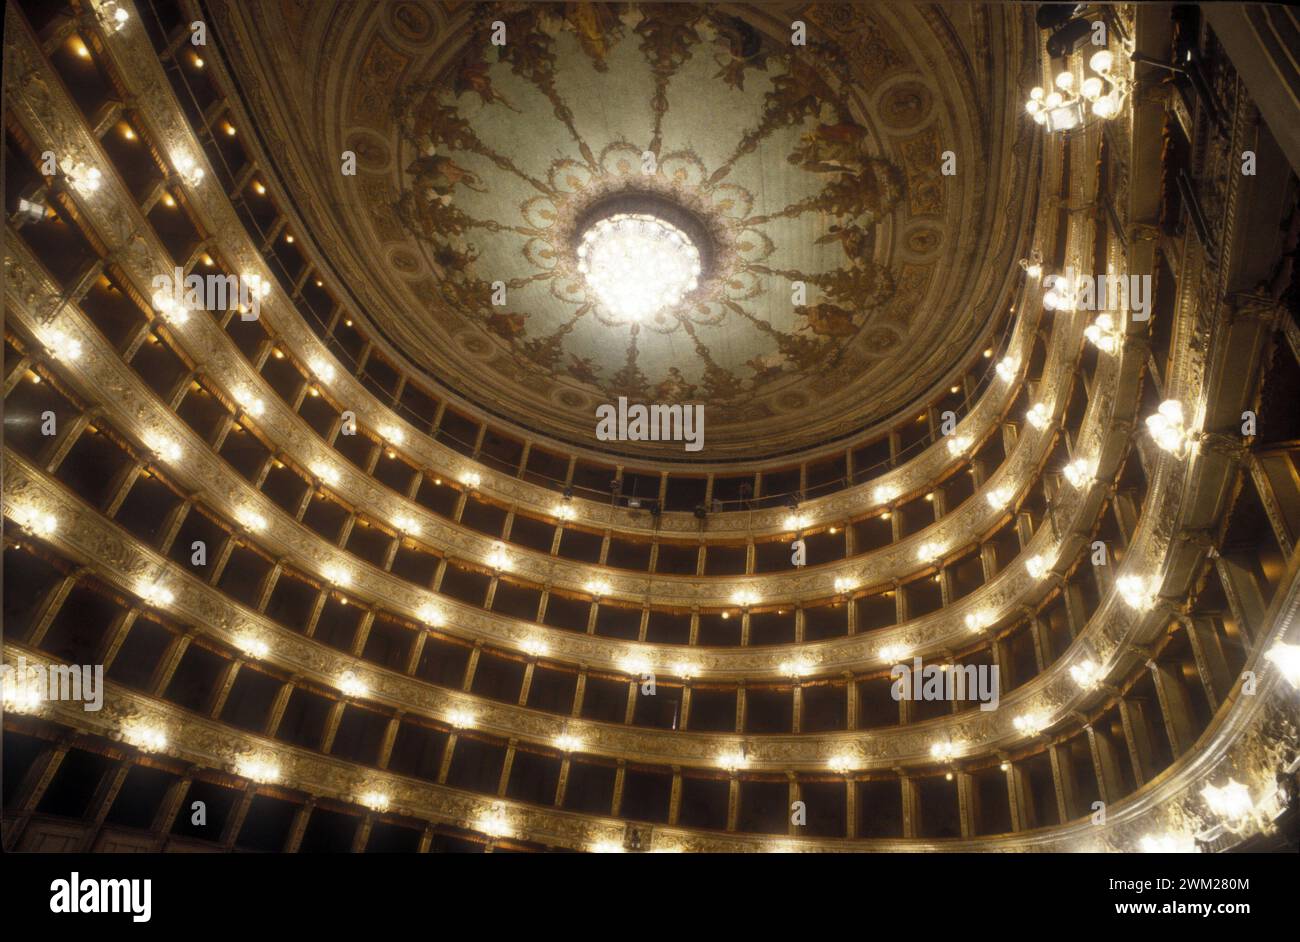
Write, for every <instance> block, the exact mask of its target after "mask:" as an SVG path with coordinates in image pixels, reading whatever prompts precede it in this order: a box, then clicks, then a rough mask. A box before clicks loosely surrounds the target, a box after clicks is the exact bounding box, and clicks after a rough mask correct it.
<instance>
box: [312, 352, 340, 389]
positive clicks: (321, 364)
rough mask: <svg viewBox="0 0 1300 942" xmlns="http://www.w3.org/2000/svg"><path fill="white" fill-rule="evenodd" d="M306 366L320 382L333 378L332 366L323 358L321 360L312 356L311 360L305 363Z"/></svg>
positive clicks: (333, 370)
mask: <svg viewBox="0 0 1300 942" xmlns="http://www.w3.org/2000/svg"><path fill="white" fill-rule="evenodd" d="M307 368H308V369H310V370H311V371H312V373H313V374H314V375H315V376H316V378H317V379H319V380H321V381H322V382H325V383H328V382H330V381H331V380H333V379H334V376H335V369H334V367H333V366H331V365H330V364H329V363H328V362H326V361H325V360H322V359H321V358H320V357H314V358H313V359H312V360H311V362H310V363H308V364H307Z"/></svg>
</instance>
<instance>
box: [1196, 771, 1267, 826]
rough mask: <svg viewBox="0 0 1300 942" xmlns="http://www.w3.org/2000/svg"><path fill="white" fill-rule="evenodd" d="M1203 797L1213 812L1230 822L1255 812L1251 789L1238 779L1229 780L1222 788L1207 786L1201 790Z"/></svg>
mask: <svg viewBox="0 0 1300 942" xmlns="http://www.w3.org/2000/svg"><path fill="white" fill-rule="evenodd" d="M1201 797H1202V798H1204V799H1205V803H1206V804H1207V805H1209V806H1210V810H1211V811H1212V812H1214V813H1215V814H1216V815H1218V816H1219V817H1220V818H1224V819H1225V820H1227V821H1229V822H1235V821H1239V820H1241V819H1242V818H1245V817H1246V816H1247V815H1249V814H1250V813H1251V812H1253V811H1254V810H1255V803H1254V801H1253V800H1251V797H1250V789H1249V788H1247V787H1246V786H1245V785H1243V784H1241V782H1238V781H1237V780H1236V779H1231V778H1230V779H1228V784H1227V785H1224V786H1223V787H1222V788H1216V787H1215V786H1213V785H1206V786H1205V788H1203V789H1201Z"/></svg>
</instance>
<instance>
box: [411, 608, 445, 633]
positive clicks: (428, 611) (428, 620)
mask: <svg viewBox="0 0 1300 942" xmlns="http://www.w3.org/2000/svg"><path fill="white" fill-rule="evenodd" d="M415 614H416V617H418V618H419V619H420V621H422V622H424V623H425V624H426V625H429V626H431V627H433V628H441V627H442V626H443V625H445V624H446V623H447V620H446V618H445V617H444V616H443V614H442V609H440V608H439V607H438V606H436V605H434V604H433V603H432V602H425V603H424V604H423V605H421V606H420V608H419V610H418V611H416V613H415Z"/></svg>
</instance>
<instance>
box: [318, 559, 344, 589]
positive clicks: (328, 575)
mask: <svg viewBox="0 0 1300 942" xmlns="http://www.w3.org/2000/svg"><path fill="white" fill-rule="evenodd" d="M321 572H322V574H323V575H324V576H325V581H327V582H330V583H333V584H334V585H336V586H349V585H351V584H352V573H351V572H350V571H349V570H348V569H347V567H345V566H342V565H340V564H338V563H326V564H325V567H324V568H323V569H322V570H321Z"/></svg>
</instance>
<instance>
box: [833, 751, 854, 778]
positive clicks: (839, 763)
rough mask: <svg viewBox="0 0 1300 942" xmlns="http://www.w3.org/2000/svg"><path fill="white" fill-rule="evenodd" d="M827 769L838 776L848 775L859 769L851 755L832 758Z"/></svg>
mask: <svg viewBox="0 0 1300 942" xmlns="http://www.w3.org/2000/svg"><path fill="white" fill-rule="evenodd" d="M826 767H827V768H829V769H830V770H831V771H832V772H834V773H836V774H837V775H848V774H849V773H851V772H852V771H853V770H854V769H855V768H857V761H856V760H855V759H854V758H853V757H852V756H850V755H843V754H841V755H837V756H831V757H830V759H829V760H828V761H827V763H826Z"/></svg>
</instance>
